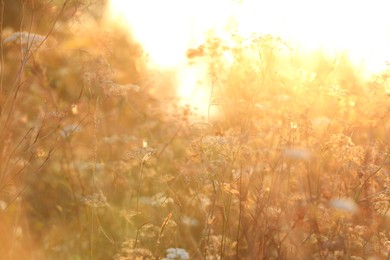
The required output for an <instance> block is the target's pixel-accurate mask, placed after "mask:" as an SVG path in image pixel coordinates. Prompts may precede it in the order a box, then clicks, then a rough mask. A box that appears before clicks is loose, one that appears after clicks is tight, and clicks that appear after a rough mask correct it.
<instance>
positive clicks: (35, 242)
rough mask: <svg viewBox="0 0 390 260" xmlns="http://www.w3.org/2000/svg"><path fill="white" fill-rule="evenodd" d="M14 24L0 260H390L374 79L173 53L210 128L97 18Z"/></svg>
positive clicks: (215, 41) (263, 45) (389, 199)
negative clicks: (201, 69)
mask: <svg viewBox="0 0 390 260" xmlns="http://www.w3.org/2000/svg"><path fill="white" fill-rule="evenodd" d="M1 3H4V1H1ZM5 3H6V5H7V3H9V1H5ZM21 6H22V10H23V11H22V15H21V16H15V17H18V19H19V17H20V20H18V23H16V24H19V25H18V26H13V27H12V26H7V24H4V25H3V26H2V28H1V38H0V39H1V41H0V42H1V46H0V47H1V75H0V113H1V114H0V234H1V236H0V259H115V260H125V259H210V260H211V259H389V258H390V253H389V252H390V219H389V217H390V212H389V209H390V163H389V162H390V161H389V153H390V102H389V101H390V100H389V99H390V68H389V69H388V70H385V71H383V72H381V73H378V74H375V75H372V76H370V77H366V76H364V71H363V69H362V68H359V67H356V66H355V65H354V64H352V63H351V62H350V61H349V59H348V56H347V55H346V54H340V55H336V56H329V55H326V54H324V53H321V52H315V53H304V52H300V51H298V50H294V49H292V48H291V47H290V46H289V44H288V43H286V42H284V41H283V39H281V38H278V37H275V36H271V35H253V36H252V37H249V38H242V37H239V36H237V35H234V34H233V35H232V36H231V38H230V39H228V40H227V39H221V38H218V37H211V36H210V37H209V38H208V40H207V41H205V42H204V43H203V44H202V45H201V46H199V47H198V48H195V49H191V50H189V51H188V62H190V63H192V64H194V66H196V64H197V63H199V62H203V63H204V62H207V64H208V68H209V81H210V84H209V86H208V87H209V89H208V91H209V92H210V106H209V108H210V110H212V109H217V110H218V112H219V116H218V117H217V118H213V120H209V118H208V116H207V115H203V117H202V116H198V115H196V113H197V111H196V109H193V108H192V107H189V106H182V105H181V104H180V102H179V100H178V98H177V97H176V96H175V75H174V72H171V71H169V70H167V71H161V70H160V71H158V70H155V69H152V68H150V67H148V57H147V55H146V54H145V53H144V51H143V49H142V46H139V45H138V44H137V43H136V42H135V41H133V40H132V39H131V37H129V35H128V32H126V31H125V30H123V28H121V27H119V26H116V25H114V24H109V23H106V22H105V21H104V19H103V16H102V10H103V8H104V1H88V0H77V1H73V0H65V1H49V0H47V1H46V0H44V1H39V4H38V2H35V1H23V4H22V5H21ZM2 8H3V7H2ZM23 17H24V19H23ZM174 40H175V39H172V41H174ZM162 51H163V50H162Z"/></svg>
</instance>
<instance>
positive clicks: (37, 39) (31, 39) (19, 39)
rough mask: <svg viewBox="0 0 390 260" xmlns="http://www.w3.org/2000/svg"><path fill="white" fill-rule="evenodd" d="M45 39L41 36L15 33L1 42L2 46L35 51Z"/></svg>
mask: <svg viewBox="0 0 390 260" xmlns="http://www.w3.org/2000/svg"><path fill="white" fill-rule="evenodd" d="M45 40H46V37H45V36H43V35H39V34H35V33H29V32H15V33H13V34H11V35H10V36H8V37H7V38H5V39H4V40H3V44H4V45H10V44H15V45H20V46H22V47H26V48H32V49H36V48H38V47H39V46H40V45H41V44H42V43H43V42H44V41H45Z"/></svg>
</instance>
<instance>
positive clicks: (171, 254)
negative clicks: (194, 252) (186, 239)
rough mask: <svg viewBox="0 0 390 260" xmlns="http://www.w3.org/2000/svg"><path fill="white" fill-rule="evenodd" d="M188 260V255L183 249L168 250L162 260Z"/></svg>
mask: <svg viewBox="0 0 390 260" xmlns="http://www.w3.org/2000/svg"><path fill="white" fill-rule="evenodd" d="M186 259H190V255H189V254H188V252H187V251H186V250H185V249H183V248H168V249H167V256H166V258H163V260H186Z"/></svg>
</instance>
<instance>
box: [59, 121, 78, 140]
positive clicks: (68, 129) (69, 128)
mask: <svg viewBox="0 0 390 260" xmlns="http://www.w3.org/2000/svg"><path fill="white" fill-rule="evenodd" d="M80 130H81V127H80V125H75V124H70V125H66V126H64V128H62V129H61V130H60V135H61V136H62V137H63V138H65V139H67V138H69V137H71V136H72V135H73V134H74V133H75V132H79V131H80Z"/></svg>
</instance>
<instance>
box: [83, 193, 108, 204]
mask: <svg viewBox="0 0 390 260" xmlns="http://www.w3.org/2000/svg"><path fill="white" fill-rule="evenodd" d="M81 201H82V202H84V204H86V205H87V206H89V207H91V208H100V207H105V206H107V205H108V203H107V198H106V196H104V194H103V193H102V192H101V191H100V192H99V193H94V194H92V195H88V196H85V197H84V198H82V199H81Z"/></svg>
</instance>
